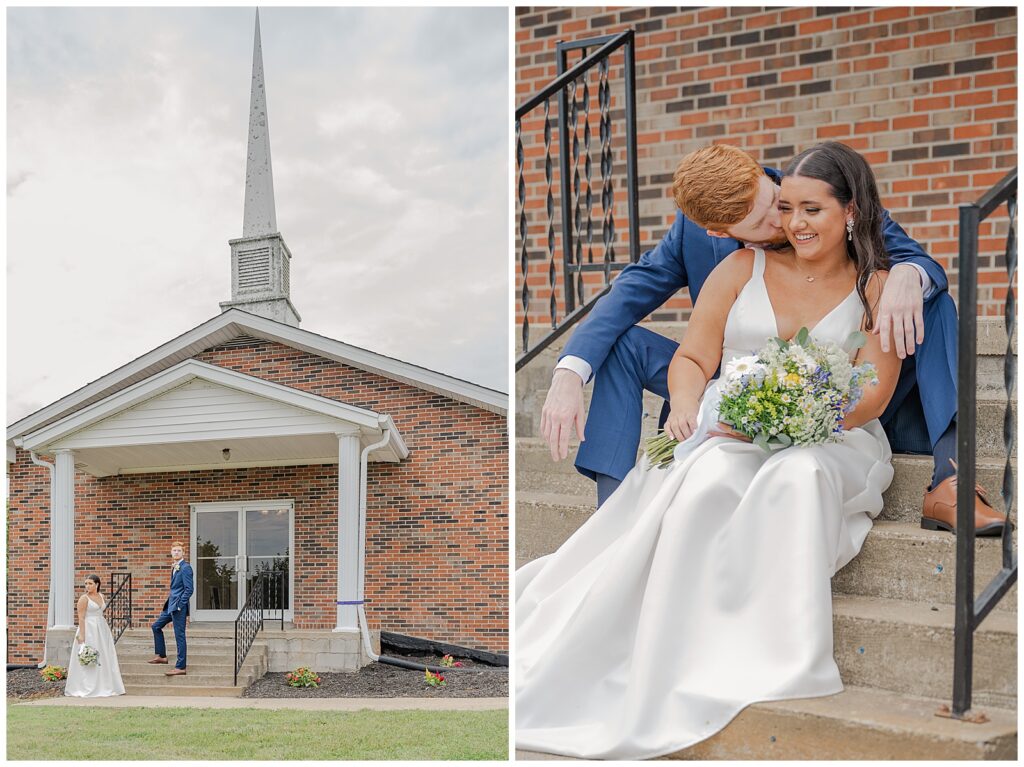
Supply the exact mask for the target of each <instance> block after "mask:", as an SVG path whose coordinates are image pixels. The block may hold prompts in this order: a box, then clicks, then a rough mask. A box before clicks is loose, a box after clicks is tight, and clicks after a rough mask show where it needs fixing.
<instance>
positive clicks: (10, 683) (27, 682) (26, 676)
mask: <svg viewBox="0 0 1024 767" xmlns="http://www.w3.org/2000/svg"><path fill="white" fill-rule="evenodd" d="M66 682H67V680H66V679H61V680H60V681H59V682H47V681H46V680H45V679H43V678H42V677H41V676H40V675H39V672H38V671H37V670H35V669H31V668H19V669H14V670H13V671H8V672H7V697H8V698H20V699H22V700H31V699H32V698H56V697H59V696H61V695H63V694H64V684H65V683H66Z"/></svg>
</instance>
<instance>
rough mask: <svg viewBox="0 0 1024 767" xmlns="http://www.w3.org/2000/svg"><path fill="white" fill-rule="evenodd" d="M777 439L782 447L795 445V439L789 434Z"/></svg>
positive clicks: (781, 435)
mask: <svg viewBox="0 0 1024 767" xmlns="http://www.w3.org/2000/svg"><path fill="white" fill-rule="evenodd" d="M776 437H777V439H778V440H779V444H781V445H786V446H787V447H788V446H789V445H792V444H793V439H792V438H791V437H790V436H789V435H788V434H778V435H776Z"/></svg>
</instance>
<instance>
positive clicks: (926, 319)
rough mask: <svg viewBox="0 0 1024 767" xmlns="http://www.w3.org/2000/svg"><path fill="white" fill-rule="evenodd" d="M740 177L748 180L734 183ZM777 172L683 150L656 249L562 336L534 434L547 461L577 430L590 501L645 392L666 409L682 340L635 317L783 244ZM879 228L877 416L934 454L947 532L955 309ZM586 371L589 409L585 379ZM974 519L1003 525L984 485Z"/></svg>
mask: <svg viewBox="0 0 1024 767" xmlns="http://www.w3.org/2000/svg"><path fill="white" fill-rule="evenodd" d="M738 178H739V179H744V180H745V179H750V180H749V183H748V182H746V181H740V182H739V183H738V182H737V179H738ZM781 178H782V174H781V173H780V172H779V171H778V170H775V169H772V168H760V167H759V166H757V164H756V163H755V162H754V160H753V159H752V158H750V156H749V155H746V154H745V153H744V152H742V151H740V150H739V149H736V148H735V147H729V146H725V145H715V146H711V147H706V148H705V149H702V150H698V151H697V152H694V153H692V154H691V155H688V156H687V157H686V158H684V159H683V161H682V162H681V163H680V166H679V169H678V170H677V171H676V175H675V179H674V183H673V191H674V193H675V197H676V201H677V204H679V205H680V207H681V208H682V211H681V212H677V214H676V220H675V222H674V224H673V225H672V227H671V228H670V229H669V231H668V233H667V234H666V235H665V237H664V238H663V239H662V241H661V242H660V243H659V244H658V246H657V247H656V248H655V249H654V250H652V251H648V252H647V253H644V254H643V256H641V258H640V260H639V261H638V262H637V263H635V264H631V265H629V266H627V267H626V268H625V269H623V270H622V273H621V274H620V275H619V276H618V278H617V279H616V280H615V281H614V282H613V283H612V288H611V290H610V291H609V292H608V294H607V295H605V296H604V297H602V298H601V299H600V300H599V301H598V302H597V304H596V305H595V306H594V308H593V310H592V311H591V312H590V314H589V315H588V317H587V318H586V319H585V320H584V321H583V322H582V323H581V324H580V325H579V327H578V328H577V329H576V330H575V331H574V333H573V335H572V337H571V338H570V339H569V342H568V343H567V344H566V346H565V349H564V351H563V354H562V357H561V358H560V359H559V362H558V365H557V366H556V369H555V372H554V375H553V376H552V383H551V389H550V390H549V392H548V396H547V400H546V402H545V404H544V409H543V412H542V415H541V431H542V434H543V436H544V437H545V439H546V440H547V442H548V445H549V447H550V448H551V455H552V458H553V459H554V460H559V459H563V458H565V457H566V456H567V455H568V444H569V438H570V436H571V433H572V431H575V432H576V433H577V435H579V436H580V438H581V440H582V441H581V443H580V447H579V450H578V452H577V455H576V468H577V469H578V470H579V471H580V473H582V474H584V475H586V476H588V477H590V478H591V479H594V480H596V482H597V493H598V506H600V505H601V504H602V503H603V502H604V500H605V499H606V498H607V497H608V496H609V495H610V494H611V493H612V492H613V491H614V489H615V488H616V487H618V485H619V483H620V482H621V481H622V479H623V478H624V477H625V476H626V474H627V473H628V472H629V470H630V469H631V468H632V467H633V465H634V463H635V461H636V451H637V448H638V446H639V441H640V431H641V419H642V417H643V400H642V398H643V392H644V390H645V389H646V390H647V391H651V392H653V393H655V394H657V395H659V396H661V397H662V398H665V399H666V403H665V409H664V410H663V412H662V422H664V419H665V416H666V415H667V409H668V402H667V397H668V384H667V373H668V366H669V363H670V362H671V359H672V356H673V355H674V354H675V351H676V349H677V347H678V343H677V342H675V341H673V340H671V339H669V338H665V337H663V336H660V335H658V334H656V333H654V332H652V331H650V330H648V329H646V328H643V327H641V326H639V325H637V324H636V323H638V322H640V321H641V320H642V319H643V318H644V317H647V316H648V315H649V314H650V313H651V312H653V311H655V310H656V309H658V308H659V307H660V306H661V305H662V304H664V303H665V302H666V301H667V300H668V299H669V298H670V297H671V296H672V295H673V294H674V293H675V292H676V291H677V290H679V289H680V288H682V287H688V288H689V291H690V298H691V300H692V301H693V303H696V301H697V296H698V294H699V293H700V289H701V286H702V285H703V284H704V281H705V280H706V279H707V276H708V274H710V272H711V270H712V269H714V268H715V266H716V265H717V264H718V263H719V262H720V261H721V260H722V259H724V258H725V257H726V256H728V255H729V254H730V253H732V252H733V251H735V250H737V249H739V248H741V247H743V244H744V243H745V244H749V245H761V246H763V247H768V248H771V247H773V246H776V245H779V246H784V245H785V244H786V239H785V235H784V233H783V231H782V224H781V218H780V215H779V212H778V209H777V202H778V196H779V184H780V183H781ZM754 187H756V189H755V188H754ZM729 198H731V199H729ZM708 200H712V201H714V203H713V204H712V205H711V206H710V207H711V208H715V209H717V210H721V209H724V208H729V203H730V202H732V203H733V205H732V207H733V208H734V209H736V210H738V211H739V212H738V213H736V214H735V215H734V216H733V217H732V220H731V221H728V222H726V223H725V224H723V223H722V222H721V221H720V220H719V221H716V222H711V221H707V220H705V221H704V222H703V223H697V222H696V221H695V220H693V219H694V218H698V217H699V213H698V212H699V211H700V210H701V208H702V207H703V208H705V209H707V208H708V207H709V206H708V205H707V201H708ZM737 200H738V201H739V202H740V203H741V205H740V207H738V208H737V206H736V204H735V203H736V202H737ZM720 202H721V205H720V204H719V203H720ZM695 211H698V212H695ZM684 213H686V214H688V215H690V216H691V217H692V218H688V217H687V215H684ZM883 236H884V240H885V247H886V250H887V251H888V254H889V259H890V275H889V279H888V281H887V283H886V286H885V289H884V292H883V296H882V299H881V302H880V305H879V316H878V321H877V323H876V325H875V330H874V331H873V332H876V333H880V334H881V346H882V349H883V351H886V352H888V351H889V348H890V346H889V344H890V340H891V341H892V343H893V344H894V347H895V349H896V352H897V355H898V356H899V357H900V358H901V359H902V360H903V365H902V368H901V372H900V378H899V381H898V383H897V386H896V391H895V393H894V394H893V397H892V399H891V400H890V402H889V405H888V406H887V408H886V410H885V412H884V413H883V414H882V416H881V418H880V421H881V423H882V425H883V427H884V428H885V431H886V434H887V436H888V438H889V442H890V444H891V446H892V449H893V451H894V452H905V453H930V454H932V455H933V456H934V471H933V476H932V482H931V485H930V486H929V487H928V488H925V498H924V511H923V517H922V526H923V527H928V528H929V529H945V530H950V531H955V507H956V489H955V485H954V483H953V480H954V479H955V470H954V468H953V462H952V459H954V458H955V456H956V409H957V394H956V385H957V315H956V306H955V304H954V302H953V299H952V298H951V297H950V295H949V293H948V290H947V288H948V282H947V279H946V273H945V271H944V270H943V268H942V267H941V266H940V265H939V264H938V263H936V262H935V261H934V260H933V259H932V258H931V257H930V256H929V255H928V254H927V253H925V252H924V250H923V249H922V248H921V246H920V245H919V244H918V243H916V242H915V241H914V240H912V239H910V237H908V236H907V234H906V233H905V232H904V231H903V229H902V228H900V226H899V224H897V223H896V222H895V221H893V220H892V219H891V218H890V217H889V214H888V213H884V215H883ZM890 333H891V339H890ZM591 378H593V380H594V392H593V398H592V400H591V406H590V415H589V418H588V417H586V416H585V415H584V409H583V386H584V385H585V384H586V383H587V382H588V381H589V380H590V379H591ZM584 423H586V428H585V429H584ZM975 517H976V523H977V530H978V533H979V534H990V535H995V534H999V533H1001V531H1002V526H1003V521H1004V520H1005V517H1003V516H1002V515H1000V514H999V513H998V512H995V511H994V510H993V509H992V507H991V506H990V505H989V504H988V502H987V501H986V500H985V498H984V496H983V495H982V494H980V493H979V494H977V495H976V498H975Z"/></svg>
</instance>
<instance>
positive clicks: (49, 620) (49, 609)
mask: <svg viewBox="0 0 1024 767" xmlns="http://www.w3.org/2000/svg"><path fill="white" fill-rule="evenodd" d="M29 457H31V458H32V463H34V464H35V465H36V466H45V467H46V468H47V469H49V471H50V589H49V593H48V594H47V595H46V628H47V630H49V628H50V626H52V625H53V588H54V583H53V549H54V546H53V543H54V536H55V535H56V530H54V524H53V510H54V508H55V506H56V501H55V499H54V492H55V491H54V482H53V472H54V470H55V467H54V465H53V464H52V463H47V462H46V461H44V460H42V459H41V458H39V457H38V456H36V454H35V453H32V452H30V453H29ZM46 647H47V644H46V637H45V635H44V636H43V659H42V660H41V661H39V665H38V666H37V668H46V666H47V665H48V664H47V662H46Z"/></svg>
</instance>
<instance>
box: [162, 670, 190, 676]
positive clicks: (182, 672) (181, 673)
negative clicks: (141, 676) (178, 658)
mask: <svg viewBox="0 0 1024 767" xmlns="http://www.w3.org/2000/svg"><path fill="white" fill-rule="evenodd" d="M186 673H187V672H186V671H185V669H183V668H172V669H171V670H170V671H165V672H164V676H184V675H185V674H186Z"/></svg>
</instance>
